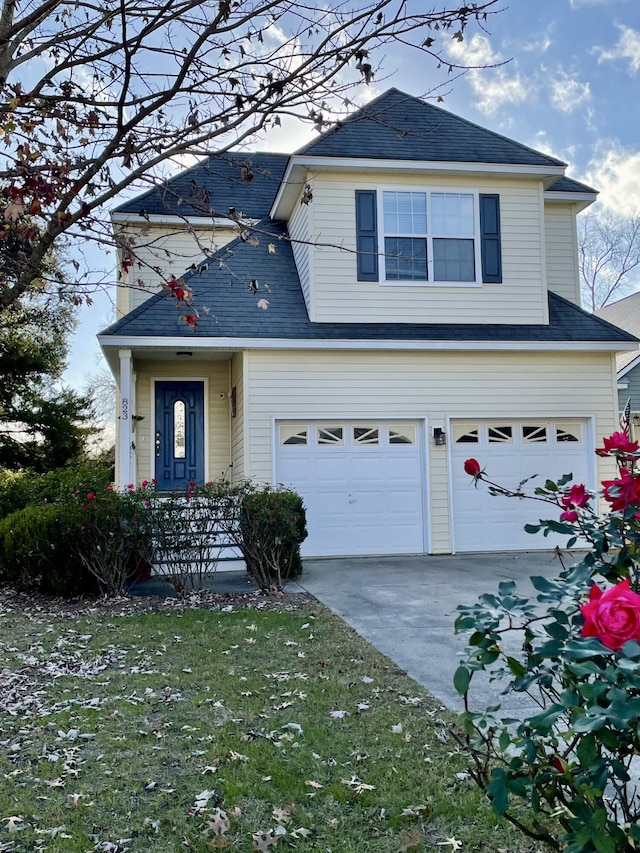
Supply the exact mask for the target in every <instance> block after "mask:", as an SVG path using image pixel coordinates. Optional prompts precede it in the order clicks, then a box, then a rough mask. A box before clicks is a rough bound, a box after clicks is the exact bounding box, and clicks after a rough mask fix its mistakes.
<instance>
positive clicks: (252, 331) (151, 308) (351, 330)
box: [102, 223, 636, 343]
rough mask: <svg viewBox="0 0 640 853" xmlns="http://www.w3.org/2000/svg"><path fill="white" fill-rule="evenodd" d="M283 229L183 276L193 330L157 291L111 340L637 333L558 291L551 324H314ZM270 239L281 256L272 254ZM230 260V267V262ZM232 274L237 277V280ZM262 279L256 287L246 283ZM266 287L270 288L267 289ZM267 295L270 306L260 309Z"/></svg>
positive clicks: (623, 337) (609, 338) (530, 337)
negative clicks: (195, 318)
mask: <svg viewBox="0 0 640 853" xmlns="http://www.w3.org/2000/svg"><path fill="white" fill-rule="evenodd" d="M285 236H286V231H285V229H284V227H283V226H282V225H280V224H277V223H270V224H268V225H265V233H264V234H263V235H262V236H261V237H260V244H259V245H258V246H251V245H249V244H248V243H244V242H242V241H241V240H239V239H238V240H234V241H233V243H230V244H229V246H227V247H225V248H224V249H223V250H221V253H220V256H219V257H218V259H212V260H210V262H209V265H208V269H207V270H206V272H204V273H203V274H201V275H199V274H197V273H190V274H188V275H186V276H185V279H186V280H188V281H189V283H190V285H191V287H192V288H193V291H194V294H195V303H194V304H195V306H196V307H197V308H198V310H200V309H201V307H202V306H203V305H204V306H206V307H207V309H208V310H209V311H210V314H209V315H208V316H204V315H203V316H202V317H201V319H200V323H199V325H198V327H197V328H196V329H195V330H192V329H191V328H190V327H187V326H186V325H185V323H184V322H182V321H181V320H180V317H179V314H178V310H177V306H176V303H175V300H174V299H173V297H171V295H170V294H168V293H162V294H158V295H157V296H152V297H151V298H150V299H148V300H147V301H146V302H145V303H143V304H142V305H140V306H139V307H138V308H136V309H135V310H134V311H132V312H131V313H130V314H128V315H127V316H126V317H123V318H122V319H121V320H119V321H118V322H116V323H114V324H113V325H112V326H110V327H109V328H108V329H106V330H105V331H104V332H103V333H102V334H103V335H105V336H106V337H112V336H116V335H118V336H120V335H125V336H127V337H140V338H145V337H156V336H169V337H183V338H185V339H187V340H188V339H193V338H194V337H195V338H198V339H202V338H205V339H206V338H209V339H211V341H212V342H214V341H215V339H216V338H263V339H265V340H267V339H284V340H287V339H289V340H308V341H317V340H325V341H331V340H335V341H342V340H353V341H358V340H379V341H389V340H397V341H413V340H415V341H460V342H465V341H496V342H497V341H514V342H515V341H540V342H545V341H546V342H551V341H558V342H560V341H592V342H614V343H615V342H619V343H627V342H629V341H635V340H636V338H635V337H634V336H633V335H631V334H628V333H627V332H624V331H622V330H621V329H617V328H616V327H615V326H611V325H610V324H609V323H606V322H605V321H604V320H601V319H599V318H597V317H594V316H593V315H591V314H588V313H587V312H586V311H583V310H582V309H581V308H578V307H577V306H575V305H573V304H572V303H571V302H568V301H567V300H565V299H562V298H561V297H560V296H556V295H555V294H552V293H550V294H549V312H550V319H549V325H548V326H545V325H533V324H529V325H519V324H515V325H510V324H504V323H497V324H485V323H482V324H481V323H476V324H469V323H312V322H310V321H309V318H308V315H307V310H306V306H305V303H304V298H303V295H302V290H301V287H300V281H299V278H298V274H297V272H296V267H295V263H294V259H293V252H292V250H291V245H290V243H289V242H288V241H287V240H286V239H285ZM269 244H272V245H274V246H275V248H276V251H275V253H271V252H269ZM225 260H226V261H228V262H229V266H228V267H226V266H225ZM232 273H233V278H232ZM252 279H256V280H257V282H258V292H257V293H256V294H253V293H251V292H250V290H249V287H248V284H249V282H250V281H251V280H252ZM267 286H268V288H269V289H267ZM261 297H263V298H266V299H267V300H268V301H269V307H268V309H267V310H266V311H263V310H261V309H260V308H258V307H257V305H256V303H257V301H258V299H260V298H261Z"/></svg>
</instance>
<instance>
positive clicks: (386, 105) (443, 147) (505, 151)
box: [296, 89, 566, 169]
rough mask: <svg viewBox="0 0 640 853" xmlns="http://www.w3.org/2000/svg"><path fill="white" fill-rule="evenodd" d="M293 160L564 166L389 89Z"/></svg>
mask: <svg viewBox="0 0 640 853" xmlns="http://www.w3.org/2000/svg"><path fill="white" fill-rule="evenodd" d="M296 155H305V156H312V157H342V158H352V157H354V158H367V159H386V160H418V161H427V162H448V163H452V162H454V163H499V164H501V165H526V166H543V167H544V166H546V167H553V168H554V169H557V168H558V167H564V166H566V163H563V162H562V161H561V160H557V159H556V158H555V157H550V156H548V155H547V154H542V153H541V152H539V151H535V150H534V149H533V148H528V147H527V146H526V145H522V144H521V143H519V142H515V141H514V140H512V139H509V138H508V137H506V136H501V135H500V134H498V133H494V132H493V131H490V130H487V129H486V128H483V127H480V126H479V125H477V124H474V123H473V122H470V121H467V120H466V119H463V118H460V117H459V116H456V115H453V113H450V112H447V111H446V110H443V109H441V108H440V107H436V106H435V105H434V104H430V103H426V102H425V101H421V100H420V99H419V98H415V97H413V96H412V95H407V94H406V93H404V92H401V91H400V90H399V89H388V90H387V91H386V92H384V93H383V94H382V95H380V96H379V97H378V98H375V99H374V100H373V101H371V102H370V103H369V104H367V106H365V107H363V108H362V109H361V110H358V112H356V113H354V114H353V115H351V116H349V117H348V118H347V119H346V120H345V121H343V122H341V123H340V124H338V125H337V127H335V128H333V129H332V130H329V131H327V132H326V133H324V134H322V136H320V137H319V138H318V139H316V140H314V141H313V142H310V143H309V144H307V145H305V146H304V147H303V148H301V149H300V150H299V151H297V152H296Z"/></svg>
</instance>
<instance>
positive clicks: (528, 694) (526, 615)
mask: <svg viewBox="0 0 640 853" xmlns="http://www.w3.org/2000/svg"><path fill="white" fill-rule="evenodd" d="M596 452H597V453H598V455H599V456H605V457H610V458H611V459H612V460H615V462H616V463H617V467H618V475H617V477H615V478H614V479H612V480H606V481H604V482H603V483H602V490H601V491H600V492H599V493H598V494H595V495H594V494H592V493H590V492H589V491H588V490H587V489H586V488H585V486H584V485H583V484H580V483H578V484H571V482H570V477H568V476H567V477H562V478H560V479H559V480H558V481H557V482H553V481H550V480H548V481H547V482H546V483H544V485H541V486H538V487H537V488H534V489H533V490H532V491H531V492H530V493H526V492H525V491H524V485H523V484H521V485H520V486H519V487H518V488H517V489H513V490H511V489H506V488H504V487H502V486H500V485H499V484H497V483H493V482H491V481H490V480H489V479H488V477H487V475H486V473H485V471H484V470H483V469H482V467H481V465H480V463H479V462H478V461H477V460H468V461H467V462H468V463H469V464H468V465H467V463H465V471H467V473H468V474H469V475H470V476H472V477H473V478H474V481H475V484H476V485H479V484H484V485H486V486H487V488H488V489H489V490H490V491H491V492H492V493H494V494H498V495H503V496H517V497H530V498H532V499H533V500H534V501H538V502H541V503H542V504H543V505H544V506H546V507H547V508H548V509H549V510H550V513H549V516H550V517H549V518H548V519H546V520H542V521H540V522H539V523H538V524H532V525H527V526H526V529H527V530H529V532H532V533H533V532H538V531H542V532H543V533H544V535H548V534H549V533H560V534H562V535H564V536H565V537H567V547H572V546H573V545H574V544H575V543H576V542H580V544H583V543H584V542H588V543H590V546H591V547H590V550H588V551H587V552H586V553H585V555H584V557H583V559H582V560H581V561H580V562H578V563H577V564H575V565H568V564H567V563H566V561H565V557H564V556H563V554H562V553H560V555H559V557H560V567H561V569H560V571H559V573H558V577H557V578H552V579H550V578H547V577H534V578H531V582H532V584H533V586H534V589H535V590H536V595H535V596H534V598H533V599H531V598H529V597H526V596H523V595H521V594H519V593H518V590H517V587H516V584H515V583H514V582H513V581H508V582H504V583H501V584H500V585H499V589H498V592H497V593H496V594H486V595H484V596H482V598H481V599H480V601H479V602H478V603H477V604H474V605H471V606H464V607H460V608H459V616H458V619H457V620H456V630H457V631H465V632H467V631H468V632H470V634H469V638H468V645H467V648H466V651H465V655H464V658H463V659H462V660H461V662H460V666H459V667H458V669H457V671H456V674H455V679H454V682H455V686H456V688H457V690H458V692H459V693H460V694H461V695H462V697H463V700H464V708H465V710H464V711H463V713H462V723H463V726H464V730H465V736H464V738H463V739H462V740H461V743H462V744H463V745H464V746H465V748H466V749H467V750H468V752H469V756H470V760H471V763H470V773H471V776H472V778H473V779H474V780H475V781H476V782H477V783H478V784H479V785H480V786H481V787H482V788H483V789H484V790H485V791H486V792H487V794H488V796H489V798H490V799H491V802H492V804H493V807H494V810H495V811H496V812H497V813H498V814H500V815H504V816H505V817H506V818H507V819H509V820H510V821H512V822H513V823H514V824H516V825H517V826H519V827H520V828H521V829H522V830H523V832H525V833H526V834H527V835H529V836H530V837H533V838H536V839H539V840H541V841H544V842H545V843H547V844H548V845H549V846H550V847H552V848H554V849H556V850H563V851H565V853H591V851H594V853H595V851H598V853H623V851H625V853H626V851H631V850H639V849H640V792H639V788H640V784H639V776H640V767H639V766H638V757H639V756H640V594H639V593H640V451H639V450H638V443H637V442H635V441H631V440H630V439H629V437H628V436H627V435H626V434H624V433H614V434H613V435H612V436H610V437H609V438H605V439H604V441H603V447H602V448H599V449H598V450H597V451H596ZM598 497H599V498H601V499H602V501H603V502H604V504H605V506H606V507H607V512H606V513H604V514H603V515H598V513H597V511H596V500H595V498H598ZM480 672H484V673H486V674H488V676H489V678H490V680H491V681H492V682H493V683H494V684H495V686H496V691H497V692H498V693H499V692H502V693H508V692H512V693H516V694H522V696H523V697H524V698H525V699H526V700H527V702H528V709H529V710H528V711H527V712H526V714H527V715H526V716H525V717H524V719H513V718H509V717H507V716H503V715H502V714H501V711H500V705H499V704H498V703H496V704H495V705H493V706H492V707H490V708H485V709H475V708H474V707H473V683H474V682H473V680H474V678H475V677H476V676H477V674H478V673H480ZM519 804H524V805H526V806H528V807H529V809H530V811H529V816H528V817H525V816H524V815H525V812H522V811H521V810H520V809H519Z"/></svg>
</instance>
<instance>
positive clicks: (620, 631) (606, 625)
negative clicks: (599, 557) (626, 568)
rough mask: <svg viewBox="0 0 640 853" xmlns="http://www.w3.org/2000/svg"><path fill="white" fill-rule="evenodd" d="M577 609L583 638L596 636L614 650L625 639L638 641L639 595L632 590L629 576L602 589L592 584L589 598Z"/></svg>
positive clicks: (639, 630)
mask: <svg viewBox="0 0 640 853" xmlns="http://www.w3.org/2000/svg"><path fill="white" fill-rule="evenodd" d="M580 612H581V613H582V615H583V617H584V625H583V627H582V636H583V637H597V638H598V639H599V640H600V642H601V643H602V645H603V646H606V647H607V648H608V649H613V650H614V651H618V650H619V649H621V648H622V646H623V645H624V644H625V643H626V642H627V640H638V641H639V642H640V595H638V594H637V593H636V592H633V591H632V590H631V584H630V582H629V578H626V579H625V580H623V581H620V583H619V584H616V585H615V586H612V587H610V588H609V589H607V590H605V591H604V592H603V591H602V590H601V589H600V587H599V586H596V585H595V584H593V586H592V587H591V591H590V593H589V601H588V603H587V604H583V605H582V607H581V608H580Z"/></svg>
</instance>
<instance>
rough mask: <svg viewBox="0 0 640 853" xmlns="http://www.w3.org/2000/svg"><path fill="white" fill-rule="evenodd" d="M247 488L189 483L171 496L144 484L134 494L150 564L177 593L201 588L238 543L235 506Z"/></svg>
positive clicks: (219, 484) (214, 483)
mask: <svg viewBox="0 0 640 853" xmlns="http://www.w3.org/2000/svg"><path fill="white" fill-rule="evenodd" d="M246 488H247V486H246V485H245V484H242V485H240V486H232V485H230V484H229V483H228V482H227V481H226V480H219V481H216V482H210V483H207V484H206V485H204V486H199V485H197V484H196V483H188V484H187V485H186V486H185V488H184V490H183V491H180V492H178V491H175V492H172V493H171V494H169V495H165V494H159V493H157V492H156V491H155V488H154V484H153V483H147V482H146V481H144V482H143V484H142V486H141V489H140V491H139V492H138V493H136V492H135V491H134V490H131V491H130V494H131V496H132V497H135V495H136V494H138V497H139V500H140V501H141V505H142V507H144V509H145V510H146V525H147V528H148V530H149V532H150V535H151V537H152V539H153V549H154V562H155V564H156V566H157V570H158V572H159V574H161V575H162V577H163V578H164V579H165V580H167V581H168V582H169V583H170V584H171V585H172V586H173V588H174V589H175V590H176V591H177V592H181V593H182V592H185V591H186V590H189V589H201V588H202V585H203V579H204V576H205V575H211V574H214V573H215V571H216V570H217V567H218V563H219V560H220V557H221V555H222V554H223V553H224V552H225V551H226V550H228V548H229V547H230V546H236V547H239V543H238V507H239V503H240V499H241V496H242V494H243V492H244V490H245V489H246Z"/></svg>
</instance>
